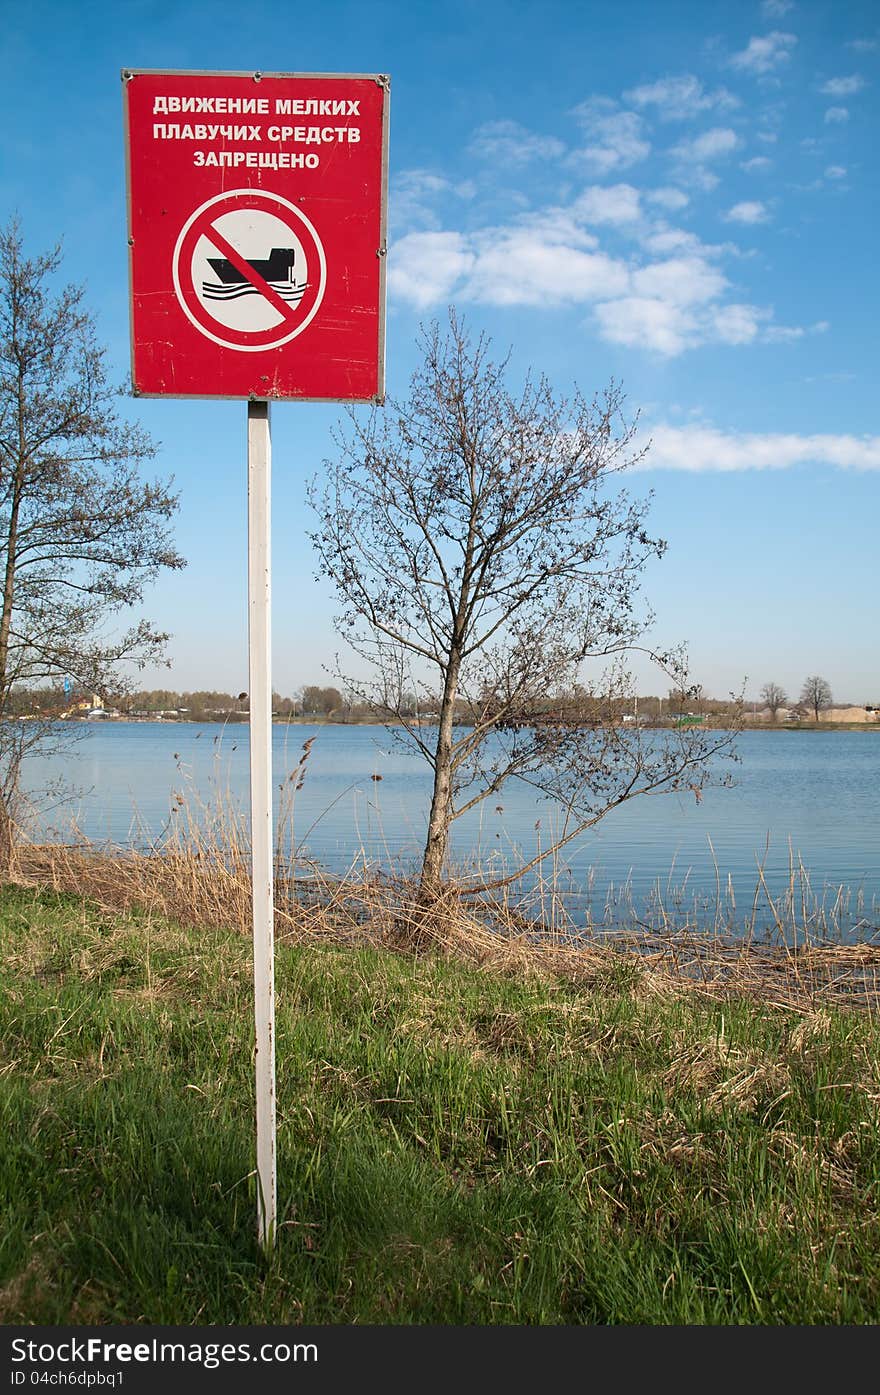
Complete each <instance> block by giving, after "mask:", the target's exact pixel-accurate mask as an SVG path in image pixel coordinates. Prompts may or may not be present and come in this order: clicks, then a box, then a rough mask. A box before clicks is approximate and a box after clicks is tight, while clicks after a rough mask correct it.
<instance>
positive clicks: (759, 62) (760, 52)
mask: <svg viewBox="0 0 880 1395" xmlns="http://www.w3.org/2000/svg"><path fill="white" fill-rule="evenodd" d="M796 43H797V35H796V34H781V33H780V32H779V30H778V29H774V30H773V32H772V33H771V34H765V35H764V36H763V38H751V39H749V42H748V45H747V46H746V47H745V48H744V49H743V50H742V51H741V52H740V53H735V54H734V55H733V57H732V58H731V60H730V66H731V67H732V68H739V69H740V70H741V71H742V72H747V73H757V74H758V75H759V76H762V75H763V74H765V73H772V72H773V70H774V68H779V67H781V65H782V64H783V63H787V62H788V60H789V58H790V57H791V50H792V49H793V48H794V46H795V44H796Z"/></svg>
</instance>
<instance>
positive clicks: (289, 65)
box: [0, 0, 880, 703]
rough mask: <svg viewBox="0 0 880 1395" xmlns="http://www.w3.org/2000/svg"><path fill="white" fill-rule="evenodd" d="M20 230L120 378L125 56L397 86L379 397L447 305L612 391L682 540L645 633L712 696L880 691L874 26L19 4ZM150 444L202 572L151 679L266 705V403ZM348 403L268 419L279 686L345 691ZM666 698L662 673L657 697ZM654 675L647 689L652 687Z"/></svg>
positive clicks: (620, 9) (781, 16) (175, 419)
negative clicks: (251, 543) (322, 486)
mask: <svg viewBox="0 0 880 1395" xmlns="http://www.w3.org/2000/svg"><path fill="white" fill-rule="evenodd" d="M0 18H2V24H3V35H4V40H3V52H4V62H3V70H4V81H3V84H2V87H0V220H2V221H3V222H5V221H6V218H7V216H8V215H9V214H10V213H12V212H13V211H16V210H17V211H18V212H19V213H20V215H21V218H22V223H23V230H24V234H25V239H26V244H27V246H28V249H29V250H31V251H34V252H36V251H39V250H42V249H44V248H46V247H48V246H50V245H52V244H53V243H54V242H55V241H56V240H57V239H58V238H63V242H64V249H65V261H64V271H65V274H66V277H67V279H70V280H75V281H85V282H86V283H87V285H88V288H89V305H90V307H91V308H92V309H93V310H94V311H95V312H96V314H97V315H98V319H99V330H100V335H101V338H102V340H103V341H104V342H105V343H106V344H107V345H108V348H109V353H110V358H111V362H112V365H113V368H114V371H115V373H116V376H117V377H118V378H119V380H120V381H123V380H124V379H125V378H126V376H127V373H128V308H127V296H128V285H127V265H126V227H125V193H124V160H123V141H122V112H121V96H120V80H119V70H120V68H122V67H124V66H127V67H134V68H158V69H178V68H180V69H195V70H200V69H201V70H206V71H210V70H233V71H242V70H249V69H263V70H265V71H297V72H388V73H390V75H391V80H392V98H391V202H390V226H391V241H390V250H389V259H388V273H389V296H388V359H387V369H388V387H389V392H390V393H391V394H392V395H393V394H399V393H402V392H403V391H405V388H406V384H407V381H408V378H409V374H410V373H411V371H412V369H413V367H414V364H415V348H414V344H415V337H416V334H417V331H418V327H419V324H420V322H424V321H426V320H429V319H431V318H432V317H434V316H440V317H443V316H444V315H445V311H446V306H447V305H449V304H452V303H454V304H455V305H456V306H457V307H458V308H459V309H460V310H461V311H463V312H464V313H465V315H466V317H467V320H468V323H469V324H470V325H471V327H472V328H473V329H475V330H480V329H485V330H487V331H488V332H489V333H490V334H491V335H492V337H493V339H494V341H495V345H496V347H497V349H498V351H499V352H505V351H506V350H507V349H508V348H510V349H511V350H512V357H511V373H512V375H513V376H514V377H516V376H517V375H521V374H522V373H524V372H525V370H526V369H527V368H528V367H529V366H533V367H534V368H536V369H538V370H542V371H544V372H546V373H547V375H548V376H549V377H550V378H551V380H552V381H553V382H554V384H555V385H557V386H558V387H559V389H560V390H567V389H569V388H570V387H571V384H572V383H573V382H576V383H577V384H578V385H579V386H580V387H581V388H582V389H583V390H584V391H585V392H587V393H588V394H591V393H592V391H593V390H594V389H597V388H600V387H602V386H603V385H604V384H605V383H607V381H608V380H609V379H610V378H612V377H613V378H615V379H616V380H618V381H621V382H622V383H623V385H624V388H625V390H626V393H627V398H628V404H629V406H630V408H631V410H632V412H633V413H635V411H636V410H639V411H640V414H641V415H640V421H641V425H642V430H643V434H644V439H645V440H647V439H649V438H650V439H651V440H652V441H653V445H652V448H651V451H650V453H649V455H648V457H647V460H646V462H645V464H644V465H643V467H642V468H641V469H640V470H639V472H638V473H633V474H632V476H631V479H630V486H631V488H632V489H633V490H634V491H637V492H639V493H641V492H642V491H645V490H648V489H651V490H653V491H654V505H653V509H652V515H651V517H652V523H653V527H654V530H655V532H657V533H658V534H659V535H660V536H662V537H664V538H666V539H667V540H668V543H669V547H668V551H667V554H666V556H665V557H664V559H663V560H662V561H661V562H659V563H657V564H656V565H653V566H652V567H651V569H650V571H649V572H648V574H647V575H646V578H645V596H646V599H647V601H648V602H649V603H650V604H651V606H652V608H653V610H654V611H655V612H656V615H657V622H656V626H655V630H654V634H653V638H654V639H655V641H656V642H657V643H658V644H662V645H666V644H672V643H674V642H677V641H686V642H687V643H688V646H689V649H690V653H691V659H692V668H693V675H694V678H695V679H696V680H697V681H701V682H702V683H703V685H704V687H705V688H706V690H707V691H708V692H710V693H712V694H714V695H717V696H723V695H725V694H726V693H727V692H728V691H730V690H738V689H739V688H740V687H741V686H742V684H743V682H744V681H745V683H746V691H747V693H748V694H754V695H756V694H757V691H758V689H759V688H760V687H761V685H762V684H763V683H765V682H766V681H768V680H774V681H776V682H779V683H781V684H783V686H785V687H786V688H787V689H788V690H789V691H790V692H792V693H794V694H796V693H797V692H798V691H799V689H800V686H801V683H802V681H803V679H804V677H805V676H806V675H807V674H808V673H816V672H818V673H821V674H823V675H824V676H825V677H826V678H827V679H828V680H829V682H830V683H831V685H832V689H833V691H834V694H835V697H836V698H838V699H841V700H849V701H853V702H859V703H861V702H880V672H878V664H877V642H876V601H877V591H878V585H877V579H878V568H877V530H878V517H880V510H878V507H877V483H878V479H880V473H878V472H880V429H878V423H877V386H876V384H877V305H878V285H880V278H878V275H877V270H876V241H877V226H878V221H880V219H878V213H880V210H878V200H877V175H876V170H877V160H876V140H877V135H878V123H877V113H878V102H877V92H878V81H880V18H878V11H877V8H876V5H875V4H873V3H867V0H866V2H865V3H861V0H848V3H846V4H839V3H834V0H799V3H791V0H763V3H761V0H754V3H751V0H743V2H742V3H739V4H737V5H735V6H732V5H730V4H729V3H711V2H709V3H707V0H682V3H678V4H673V3H662V0H621V3H619V4H617V5H614V6H611V5H609V4H607V3H596V2H595V0H583V2H582V3H575V0H571V2H570V3H553V2H552V0H550V3H547V0H544V2H543V3H540V4H537V3H532V0H524V2H523V3H513V2H512V0H505V2H504V3H502V2H501V0H496V3H492V0H486V3H480V4H471V3H462V0H457V2H456V0H448V2H447V3H443V4H435V3H427V0H423V3H419V0H410V2H409V3H406V4H404V3H396V2H395V3H392V2H391V0H385V3H382V0H379V3H373V4H372V5H369V6H365V5H362V4H353V3H334V0H326V2H325V3H323V4H321V5H318V6H311V7H308V6H301V7H296V8H295V9H294V8H292V7H291V6H289V5H286V4H281V3H278V2H277V0H257V3H249V4H248V5H247V6H239V5H236V6H233V5H231V4H228V3H226V0H212V2H211V3H186V0H183V2H182V3H174V4H171V3H164V2H161V3H160V0H135V2H134V3H126V0H117V3H113V4H110V3H106V2H105V0H94V2H93V3H85V2H84V3H79V4H72V3H69V4H68V3H65V4H61V3H45V0H44V3H40V0H36V3H31V4H28V5H20V4H18V3H16V4H12V3H11V0H2V5H0ZM125 410H127V411H130V412H131V413H132V415H136V416H137V417H138V418H139V419H140V420H141V421H142V422H143V423H144V424H145V425H146V426H147V428H148V429H149V430H150V431H151V432H152V433H153V434H154V436H155V437H156V438H157V439H158V440H160V441H161V443H162V450H161V454H160V457H159V465H158V468H159V469H160V470H161V471H162V472H163V473H165V474H173V475H174V476H175V479H176V482H177V487H178V488H179V490H180V492H181V510H180V514H179V518H178V523H177V538H178V545H179V547H180V549H181V550H182V552H183V553H184V555H185V556H186V557H187V559H188V563H189V565H188V567H187V570H186V571H185V572H183V573H182V574H177V575H175V576H173V577H169V578H167V579H165V580H163V581H161V582H160V583H159V584H158V585H157V586H156V587H155V588H153V590H152V591H151V592H150V594H149V597H148V604H147V606H146V607H145V608H146V611H147V613H148V614H150V615H151V616H152V617H153V618H154V619H156V620H157V621H158V622H159V623H160V624H161V625H162V626H163V627H164V628H167V629H168V630H170V631H172V633H173V638H172V641H171V644H170V646H169V655H170V657H171V658H172V660H173V667H172V669H171V670H170V672H169V671H167V670H159V671H151V672H148V673H147V674H146V675H145V676H144V680H143V681H144V682H145V684H148V685H149V684H155V685H157V686H158V685H159V684H161V685H162V686H166V685H167V686H171V687H175V688H179V689H186V688H191V687H196V686H198V687H219V688H225V689H231V690H235V691H238V690H239V689H242V688H245V687H246V686H247V678H246V674H247V650H246V500H245V480H246V475H245V409H244V406H243V405H242V404H239V403H228V402H217V403H213V402H205V401H198V402H182V401H175V400H170V399H169V400H164V401H144V402H141V403H138V404H134V403H131V404H130V405H127V406H126V407H125ZM339 416H340V409H339V408H338V407H335V406H318V405H299V406H293V405H289V406H288V405H283V404H282V405H278V406H277V407H276V408H274V410H273V470H274V489H273V514H274V532H273V546H274V568H273V584H274V613H275V622H274V649H275V653H274V686H275V687H276V689H278V690H280V691H282V692H291V691H292V690H293V689H294V688H295V687H296V686H298V685H299V684H301V683H306V682H315V681H317V682H325V681H328V679H327V675H326V674H325V673H324V672H323V670H322V664H332V660H333V656H334V654H335V653H336V651H337V649H338V648H339V645H338V642H337V640H336V637H335V635H334V633H333V623H332V616H333V602H332V598H331V597H330V595H329V592H328V590H327V588H326V586H325V585H323V584H322V583H320V582H318V581H316V580H315V579H314V575H313V573H314V560H313V557H312V554H311V549H310V546H309V544H308V542H307V540H306V537H305V529H306V528H307V527H308V526H309V521H310V520H309V518H308V515H307V511H306V507H305V503H304V481H305V479H306V478H308V477H309V476H311V475H312V474H314V473H315V472H319V471H320V468H321V462H322V460H323V459H324V458H325V457H326V456H328V454H330V453H331V451H332V441H331V436H330V429H331V427H332V425H333V423H334V422H335V421H336V420H337V419H338V418H339ZM651 686H652V685H651V683H650V681H649V680H648V678H647V676H646V675H645V676H644V682H643V689H647V688H650V687H651ZM654 686H656V685H654Z"/></svg>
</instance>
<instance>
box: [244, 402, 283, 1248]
mask: <svg viewBox="0 0 880 1395" xmlns="http://www.w3.org/2000/svg"><path fill="white" fill-rule="evenodd" d="M271 455H272V449H271V436H270V431H269V403H268V402H248V641H249V644H248V650H249V668H250V738H251V743H250V744H251V873H252V899H253V922H254V1011H255V1018H256V1043H257V1049H256V1095H257V1229H258V1235H259V1240H260V1244H261V1245H262V1247H263V1249H264V1250H265V1251H266V1252H267V1253H268V1252H269V1251H271V1250H272V1249H273V1247H274V1244H275V1219H276V1182H275V955H274V918H275V917H274V906H273V894H272V879H273V859H272V849H273V838H272V632H271V587H270V580H271V563H270V544H269V528H270V513H271V511H270V493H269V491H270V481H271Z"/></svg>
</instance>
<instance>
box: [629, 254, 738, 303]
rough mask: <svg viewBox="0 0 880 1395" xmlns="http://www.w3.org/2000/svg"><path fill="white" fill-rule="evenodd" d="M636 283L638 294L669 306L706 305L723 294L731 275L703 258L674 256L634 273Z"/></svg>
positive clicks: (634, 288)
mask: <svg viewBox="0 0 880 1395" xmlns="http://www.w3.org/2000/svg"><path fill="white" fill-rule="evenodd" d="M632 285H633V290H634V292H635V294H636V295H638V296H645V297H648V298H650V299H657V300H662V301H664V302H665V303H667V304H669V305H705V304H706V303H707V302H708V301H710V300H717V298H718V297H719V296H720V295H721V294H722V292H723V291H724V290H725V288H726V286H727V278H726V277H725V276H724V275H723V274H722V272H720V271H719V270H718V268H717V267H714V266H710V265H709V263H708V262H707V261H705V260H704V259H703V258H702V257H694V256H692V257H670V258H669V259H668V260H667V261H663V262H654V263H653V264H652V265H651V266H645V267H641V268H640V270H638V271H635V272H633V277H632Z"/></svg>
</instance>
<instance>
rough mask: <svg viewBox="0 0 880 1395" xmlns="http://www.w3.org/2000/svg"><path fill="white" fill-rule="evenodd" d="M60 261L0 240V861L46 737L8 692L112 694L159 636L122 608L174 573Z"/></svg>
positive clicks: (76, 294)
mask: <svg viewBox="0 0 880 1395" xmlns="http://www.w3.org/2000/svg"><path fill="white" fill-rule="evenodd" d="M60 261H61V249H60V247H56V248H55V249H54V250H53V251H51V252H48V253H46V254H44V255H42V256H38V257H35V258H33V259H30V258H27V257H26V256H25V255H24V251H23V243H22V238H21V235H20V232H19V227H18V224H17V222H16V221H14V220H13V222H12V223H10V224H9V226H8V227H6V228H5V229H3V230H0V578H2V588H3V590H2V607H0V862H2V861H3V860H6V861H8V857H9V854H10V851H11V838H12V821H13V816H14V809H15V800H16V796H17V792H18V789H19V774H20V769H21V762H22V759H23V758H24V756H25V755H26V754H27V753H28V752H32V751H35V750H45V749H46V743H47V742H53V743H54V742H56V741H57V740H58V739H59V732H58V728H57V726H55V725H53V724H52V723H51V722H48V723H40V722H31V723H21V722H14V721H12V720H11V705H12V697H13V694H14V692H15V691H16V689H18V688H20V687H23V686H24V687H27V686H35V685H39V684H41V683H47V682H48V683H50V684H51V683H55V684H59V685H60V683H61V681H62V680H63V679H64V678H65V677H67V676H69V677H70V678H71V679H72V680H73V682H75V684H76V685H77V687H78V688H80V689H83V690H85V691H87V692H92V693H101V692H103V691H106V690H107V688H108V687H110V686H112V687H114V688H117V689H118V687H119V683H120V675H119V665H120V664H121V663H123V661H134V662H135V663H141V664H143V663H144V662H146V661H148V660H155V659H156V658H157V657H159V656H160V655H161V650H162V646H163V642H164V640H165V639H166V638H167V636H165V635H162V634H159V633H157V632H156V630H155V629H154V627H153V626H152V625H151V624H149V622H147V621H146V620H143V619H141V620H137V619H134V620H132V619H129V620H128V623H127V625H126V623H125V620H124V617H125V612H127V611H128V610H129V608H130V607H132V606H134V605H136V604H137V603H138V602H140V600H141V597H142V593H143V589H144V586H145V585H146V584H147V583H148V582H150V581H152V580H153V579H154V578H155V576H156V575H157V573H158V572H159V570H160V569H161V568H163V567H172V568H176V567H181V566H183V565H184V563H183V559H182V558H181V557H180V556H179V555H178V554H177V552H176V551H175V550H174V548H173V546H172V544H171V540H170V535H169V532H168V529H167V527H166V522H167V520H168V519H169V518H170V517H171V515H172V513H173V512H174V510H175V508H176V507H177V500H176V497H175V496H174V495H172V494H170V493H169V492H168V488H167V486H166V485H165V484H163V483H161V482H159V481H155V482H151V483H145V482H143V481H142V480H141V479H140V478H139V475H138V467H139V466H140V465H141V464H142V462H144V461H145V460H148V459H149V458H150V457H152V456H153V455H154V454H155V447H154V445H153V443H152V441H151V440H150V438H149V437H148V436H147V435H146V433H145V432H143V431H142V430H141V429H140V428H139V427H137V426H132V425H129V424H127V423H126V422H123V421H120V420H119V418H118V417H117V415H116V412H115V410H114V406H113V401H114V398H115V397H116V396H118V392H117V390H116V389H114V388H113V387H112V386H111V385H110V384H109V383H108V380H107V372H106V367H105V363H104V350H103V349H102V348H100V347H99V345H98V343H97V341H96V336H95V326H94V322H93V319H92V317H91V316H90V315H89V314H88V312H87V311H86V310H85V309H84V306H83V297H84V292H83V289H82V288H81V287H75V286H66V287H63V288H61V289H58V290H56V289H55V288H54V278H55V273H56V272H57V270H58V267H59V264H60ZM117 618H119V619H122V621H123V623H122V627H121V628H120V629H118V630H117V629H115V628H114V622H116V621H117Z"/></svg>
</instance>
